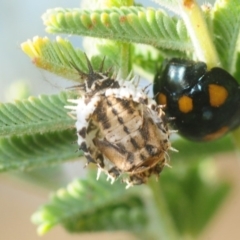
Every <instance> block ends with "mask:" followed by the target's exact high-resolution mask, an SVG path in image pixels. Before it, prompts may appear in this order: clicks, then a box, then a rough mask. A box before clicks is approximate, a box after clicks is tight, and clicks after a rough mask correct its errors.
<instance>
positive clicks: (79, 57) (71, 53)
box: [21, 37, 88, 81]
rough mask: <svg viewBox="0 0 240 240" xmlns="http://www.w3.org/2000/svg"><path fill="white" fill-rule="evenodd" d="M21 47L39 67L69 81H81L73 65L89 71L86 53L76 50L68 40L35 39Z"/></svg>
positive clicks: (58, 38)
mask: <svg viewBox="0 0 240 240" xmlns="http://www.w3.org/2000/svg"><path fill="white" fill-rule="evenodd" d="M21 47H22V50H23V51H24V52H25V53H26V54H27V55H28V56H29V57H30V58H31V59H32V61H33V63H34V64H35V65H36V66H37V67H40V68H43V69H45V70H47V71H49V72H53V73H55V74H57V75H60V76H62V77H65V78H67V79H71V80H75V81H80V80H81V79H80V76H79V74H78V72H77V71H76V69H74V68H73V66H72V64H74V66H77V67H78V68H79V69H81V70H83V71H86V72H87V71H88V69H87V64H86V57H85V55H84V53H83V52H82V51H81V50H79V49H74V48H73V46H72V44H71V43H70V42H69V41H68V40H65V39H62V38H60V37H57V39H56V41H50V40H49V39H48V38H47V37H44V38H40V37H34V39H33V41H31V40H28V41H27V42H24V43H22V44H21Z"/></svg>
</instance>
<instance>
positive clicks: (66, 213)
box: [32, 172, 147, 234]
mask: <svg viewBox="0 0 240 240" xmlns="http://www.w3.org/2000/svg"><path fill="white" fill-rule="evenodd" d="M103 178H104V176H102V177H101V178H100V180H99V181H96V173H95V172H94V173H92V174H90V175H89V176H88V178H87V179H86V180H75V181H73V182H72V183H71V184H69V185H68V186H67V188H64V189H59V190H58V191H57V192H56V193H55V194H53V195H52V196H51V201H50V203H49V204H47V205H45V206H43V207H41V208H40V210H39V211H38V212H36V213H35V214H34V215H33V218H32V220H33V222H34V223H36V224H38V225H39V229H38V231H39V232H40V233H41V234H42V233H44V232H46V231H48V230H49V229H50V228H51V227H53V226H54V225H56V224H62V225H64V226H65V227H66V228H67V229H68V230H69V231H71V232H82V231H103V230H122V229H126V230H130V231H136V232H137V231H142V230H143V228H144V226H145V225H146V222H147V217H146V213H145V211H144V203H143V201H142V200H141V198H139V192H138V191H136V190H134V189H133V190H132V191H126V190H125V186H124V185H123V184H120V183H116V184H114V185H110V184H109V182H107V181H106V180H105V179H103ZM143 188H144V187H143Z"/></svg>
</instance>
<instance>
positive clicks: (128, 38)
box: [43, 7, 193, 51]
mask: <svg viewBox="0 0 240 240" xmlns="http://www.w3.org/2000/svg"><path fill="white" fill-rule="evenodd" d="M43 20H44V23H45V25H46V26H47V31H48V32H50V33H66V34H77V35H84V36H91V37H97V38H106V39H111V40H115V41H123V42H135V43H144V44H149V45H152V46H154V47H159V48H163V49H173V50H179V51H186V50H187V51H192V50H193V48H192V44H191V42H190V40H189V37H188V35H187V32H186V29H185V26H184V23H183V21H182V20H180V19H177V18H175V17H169V16H168V15H167V14H165V13H164V12H163V11H161V10H155V9H152V8H142V7H121V8H115V7H113V8H109V9H104V10H96V11H87V10H81V9H60V8H57V9H52V10H48V11H47V12H46V13H45V14H44V15H43Z"/></svg>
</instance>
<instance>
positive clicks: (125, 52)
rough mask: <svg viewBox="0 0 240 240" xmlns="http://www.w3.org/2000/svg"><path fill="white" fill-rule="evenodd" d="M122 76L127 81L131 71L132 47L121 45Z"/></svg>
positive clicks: (127, 44) (125, 44) (126, 44)
mask: <svg viewBox="0 0 240 240" xmlns="http://www.w3.org/2000/svg"><path fill="white" fill-rule="evenodd" d="M119 57H120V76H121V77H122V78H124V79H126V78H127V77H128V75H129V73H130V69H131V67H130V66H131V61H130V60H131V45H130V44H129V43H120V56H119Z"/></svg>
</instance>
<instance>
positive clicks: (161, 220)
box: [147, 179, 181, 240]
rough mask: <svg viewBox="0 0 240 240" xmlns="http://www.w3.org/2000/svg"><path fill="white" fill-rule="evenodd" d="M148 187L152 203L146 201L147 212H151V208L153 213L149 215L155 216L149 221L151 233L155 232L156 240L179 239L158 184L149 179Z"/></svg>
mask: <svg viewBox="0 0 240 240" xmlns="http://www.w3.org/2000/svg"><path fill="white" fill-rule="evenodd" d="M148 186H149V187H150V189H151V192H152V197H153V202H151V201H149V199H148V201H147V202H150V204H151V206H148V209H147V210H150V211H151V208H154V209H153V212H151V213H149V215H151V217H153V216H155V218H154V217H153V219H150V222H151V225H152V226H150V228H151V229H150V231H151V233H154V232H155V236H157V239H164V240H179V239H181V237H180V236H179V233H178V232H177V229H176V227H175V225H174V223H173V219H172V217H171V214H170V212H169V211H168V207H167V204H166V202H165V198H164V196H163V192H162V191H161V186H160V184H159V182H157V181H155V179H150V181H149V184H148Z"/></svg>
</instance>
